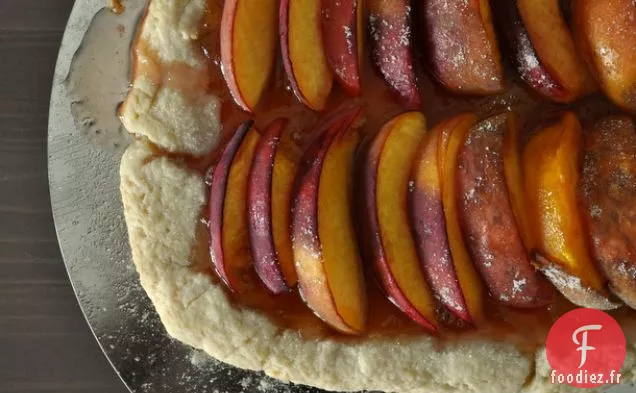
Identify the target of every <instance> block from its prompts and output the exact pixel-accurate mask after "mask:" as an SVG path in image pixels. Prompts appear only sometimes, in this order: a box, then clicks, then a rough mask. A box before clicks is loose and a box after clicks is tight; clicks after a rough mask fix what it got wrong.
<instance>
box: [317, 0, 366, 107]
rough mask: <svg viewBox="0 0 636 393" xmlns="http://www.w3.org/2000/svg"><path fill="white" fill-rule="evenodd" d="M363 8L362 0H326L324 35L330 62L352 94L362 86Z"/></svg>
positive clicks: (323, 8)
mask: <svg viewBox="0 0 636 393" xmlns="http://www.w3.org/2000/svg"><path fill="white" fill-rule="evenodd" d="M361 8H362V1H361V0H323V1H322V39H323V42H324V45H325V55H326V56H327V62H328V63H329V66H330V67H331V71H333V74H334V76H335V77H336V79H337V80H338V82H339V83H340V85H341V86H342V87H343V88H344V89H345V91H347V93H348V94H350V95H352V96H359V95H360V88H361V87H360V74H361V69H362V68H361V61H362V59H361V57H360V49H361V47H362V46H363V43H362V36H361V34H360V32H361V31H362V29H361V28H360V27H361V26H360V25H361V24H362V20H361V19H360V16H361V15H362V12H361Z"/></svg>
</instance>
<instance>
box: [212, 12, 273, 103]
mask: <svg viewBox="0 0 636 393" xmlns="http://www.w3.org/2000/svg"><path fill="white" fill-rule="evenodd" d="M276 7H277V3H276V0H256V1H246V0H228V1H226V2H225V4H224V5H223V15H222V18H221V29H220V33H219V34H220V42H221V64H222V70H223V76H224V78H225V81H226V83H227V85H228V88H229V90H230V93H231V94H232V97H233V98H234V101H235V102H236V103H237V105H239V106H240V107H241V108H242V109H243V110H245V111H247V112H253V111H254V108H255V107H256V105H257V104H258V102H259V101H260V98H261V95H262V94H263V91H264V90H265V87H266V86H267V82H268V80H269V78H270V75H271V74H272V71H273V69H274V59H275V56H276V33H277V19H276V17H277V15H276V11H277V8H276Z"/></svg>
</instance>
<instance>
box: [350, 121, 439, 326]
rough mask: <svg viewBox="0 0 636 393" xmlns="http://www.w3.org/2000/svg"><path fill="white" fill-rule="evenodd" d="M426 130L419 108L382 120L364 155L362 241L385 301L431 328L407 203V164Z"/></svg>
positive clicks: (431, 311)
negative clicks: (384, 295)
mask: <svg viewBox="0 0 636 393" xmlns="http://www.w3.org/2000/svg"><path fill="white" fill-rule="evenodd" d="M425 132H426V122H425V119H424V116H423V115H422V114H421V113H420V112H408V113H405V114H402V115H399V116H397V117H395V118H393V119H392V120H390V121H389V122H388V123H386V124H385V125H384V126H383V127H382V130H381V131H380V132H379V134H378V135H377V136H376V137H375V139H374V140H373V142H372V144H371V146H370V148H369V151H368V152H367V154H366V157H365V158H366V161H365V163H364V174H363V176H364V185H365V189H364V190H362V192H363V193H364V201H365V206H366V214H367V215H366V217H364V219H365V220H366V227H367V229H366V233H367V235H368V236H369V238H368V239H366V243H367V244H368V245H369V247H370V251H371V252H370V254H371V256H372V260H373V264H374V266H375V269H376V271H377V274H378V277H379V279H380V281H381V284H382V286H383V288H384V290H385V292H386V294H387V295H388V297H389V300H391V302H393V303H394V304H395V305H396V306H397V307H398V308H399V309H400V310H402V312H404V313H405V314H406V315H407V316H408V317H410V318H411V319H412V320H413V321H415V322H417V323H418V324H420V325H421V326H423V327H424V328H426V329H427V330H429V331H431V332H436V331H437V321H436V320H435V307H436V305H435V300H434V298H433V296H432V293H431V290H430V287H429V285H428V283H427V282H426V277H425V275H424V272H423V271H422V267H421V265H420V262H419V260H418V256H417V250H416V247H415V242H414V239H413V236H412V233H411V225H410V218H409V207H408V183H409V180H410V174H411V166H412V163H413V160H414V159H415V156H416V154H417V149H418V145H419V143H420V141H421V140H422V138H423V137H424V134H425Z"/></svg>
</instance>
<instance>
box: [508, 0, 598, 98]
mask: <svg viewBox="0 0 636 393" xmlns="http://www.w3.org/2000/svg"><path fill="white" fill-rule="evenodd" d="M516 3H517V5H518V11H519V15H520V16H521V20H522V22H523V25H524V27H525V28H526V31H527V33H528V37H529V38H530V42H531V43H532V46H533V48H534V51H535V53H536V55H537V58H538V59H539V60H540V62H541V67H542V68H544V69H545V70H546V73H547V74H548V75H550V77H551V78H552V79H553V80H554V82H555V83H556V84H557V86H559V88H560V89H562V90H564V91H565V93H566V95H565V97H562V100H561V101H564V102H568V101H573V100H575V99H577V98H581V97H583V96H585V95H587V94H588V93H590V92H591V91H593V90H595V89H596V83H595V82H594V79H593V78H592V76H591V75H590V73H589V72H588V70H587V68H586V67H585V63H584V62H583V59H582V58H581V56H580V55H579V54H578V51H577V50H576V46H575V44H574V39H573V36H572V33H571V32H570V30H569V28H568V25H567V22H566V20H565V17H564V15H563V13H562V11H561V5H560V2H559V0H516Z"/></svg>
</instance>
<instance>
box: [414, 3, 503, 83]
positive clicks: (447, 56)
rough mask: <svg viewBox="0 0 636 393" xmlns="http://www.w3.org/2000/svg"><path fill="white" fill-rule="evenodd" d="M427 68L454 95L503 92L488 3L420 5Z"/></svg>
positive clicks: (501, 69)
mask: <svg viewBox="0 0 636 393" xmlns="http://www.w3.org/2000/svg"><path fill="white" fill-rule="evenodd" d="M422 17H423V18H424V25H425V29H426V30H425V33H426V41H427V42H428V52H429V53H428V57H429V68H430V70H431V72H432V73H433V75H434V76H435V77H436V79H437V80H439V82H440V83H442V84H443V85H444V86H445V87H446V88H447V89H449V90H450V91H453V92H455V93H463V94H475V95H487V94H494V93H498V92H501V91H502V90H503V89H504V76H503V67H502V64H501V54H500V53H499V49H498V47H497V37H496V35H495V32H494V26H493V23H492V18H491V11H490V5H489V3H488V0H428V1H425V2H423V6H422Z"/></svg>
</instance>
